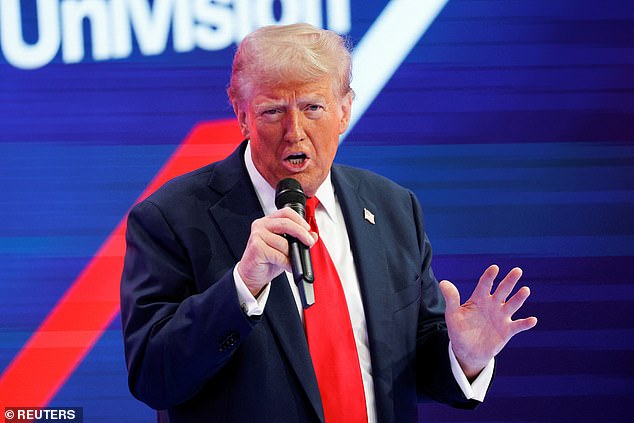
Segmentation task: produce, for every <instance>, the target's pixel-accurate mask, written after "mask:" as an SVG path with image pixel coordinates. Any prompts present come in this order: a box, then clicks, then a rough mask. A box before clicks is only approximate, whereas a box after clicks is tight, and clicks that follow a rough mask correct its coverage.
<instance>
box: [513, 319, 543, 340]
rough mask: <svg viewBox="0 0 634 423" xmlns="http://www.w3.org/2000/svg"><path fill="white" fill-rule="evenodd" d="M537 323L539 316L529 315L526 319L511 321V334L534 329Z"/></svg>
mask: <svg viewBox="0 0 634 423" xmlns="http://www.w3.org/2000/svg"><path fill="white" fill-rule="evenodd" d="M536 324H537V317H533V316H531V317H527V318H525V319H517V320H513V322H511V333H512V335H511V336H515V335H517V334H518V333H520V332H524V331H526V330H529V329H532V328H534V327H535V325H536Z"/></svg>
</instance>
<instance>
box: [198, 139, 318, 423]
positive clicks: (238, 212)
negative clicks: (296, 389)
mask: <svg viewBox="0 0 634 423" xmlns="http://www.w3.org/2000/svg"><path fill="white" fill-rule="evenodd" d="M245 145H246V144H245V143H243V144H242V145H241V147H240V148H238V149H237V150H236V151H235V152H234V153H233V154H232V155H230V156H229V157H228V158H227V159H225V160H224V161H223V162H221V163H219V164H218V165H217V166H216V169H215V171H214V172H213V174H212V175H211V177H210V181H209V187H210V188H211V189H212V190H214V191H217V192H218V193H219V194H221V195H223V197H222V198H221V199H220V200H219V201H218V202H217V203H215V204H214V205H213V206H212V207H211V208H210V209H209V213H210V215H211V218H212V219H213V220H215V222H216V224H217V227H218V228H219V230H220V231H221V232H222V234H223V237H224V239H225V242H226V243H227V245H228V246H229V248H230V249H231V252H232V254H233V255H234V257H235V260H236V262H237V261H238V260H239V259H240V258H241V257H242V253H243V252H244V249H245V248H246V245H247V241H248V239H249V235H250V233H251V223H252V222H253V221H254V220H255V219H258V218H260V217H262V216H264V213H263V211H262V207H261V205H260V202H259V201H258V198H257V195H256V193H255V189H254V188H253V185H252V184H251V181H250V180H249V175H248V173H247V171H246V168H245V166H244V163H243V160H242V157H243V155H244V148H245ZM264 319H265V320H266V321H267V322H268V324H269V325H270V327H271V332H272V333H273V336H275V337H277V339H278V341H279V345H280V346H281V349H282V350H283V351H284V354H285V355H286V357H287V359H288V361H289V363H290V365H291V367H292V368H293V370H294V372H295V373H296V374H297V378H298V380H299V382H300V384H301V385H302V387H303V388H304V390H305V392H306V395H307V397H308V399H309V401H310V403H311V404H312V405H313V408H314V409H315V412H316V413H317V415H318V416H319V418H320V419H321V421H323V409H322V405H321V397H320V395H319V388H318V386H317V379H316V377H315V372H314V370H313V366H312V362H311V360H310V353H309V351H308V344H307V342H306V336H305V334H304V329H303V326H302V323H301V320H300V318H299V315H298V313H297V307H296V305H295V300H294V298H293V294H292V292H291V290H290V287H289V286H288V280H287V278H286V276H285V275H284V274H282V275H280V276H278V277H277V278H275V279H274V280H273V281H272V283H271V292H270V294H269V298H268V300H267V304H266V307H265V311H264Z"/></svg>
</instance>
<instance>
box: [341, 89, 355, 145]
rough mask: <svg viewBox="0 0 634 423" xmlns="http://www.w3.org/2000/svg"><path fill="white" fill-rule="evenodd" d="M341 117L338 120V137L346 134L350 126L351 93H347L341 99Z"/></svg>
mask: <svg viewBox="0 0 634 423" xmlns="http://www.w3.org/2000/svg"><path fill="white" fill-rule="evenodd" d="M340 107H341V117H340V118H339V135H341V134H343V133H344V132H346V130H347V129H348V125H349V124H350V113H351V110H352V92H349V93H348V94H346V95H345V96H344V97H343V98H342V99H341V104H340Z"/></svg>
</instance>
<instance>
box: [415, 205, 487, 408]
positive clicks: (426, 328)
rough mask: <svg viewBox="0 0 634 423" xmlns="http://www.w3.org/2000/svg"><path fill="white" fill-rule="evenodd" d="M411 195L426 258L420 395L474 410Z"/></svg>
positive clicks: (418, 372)
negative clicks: (455, 369) (455, 361)
mask: <svg viewBox="0 0 634 423" xmlns="http://www.w3.org/2000/svg"><path fill="white" fill-rule="evenodd" d="M410 196H411V199H412V204H413V212H414V221H415V224H416V230H417V233H418V236H419V240H420V241H419V245H420V251H421V255H422V266H421V277H420V283H421V305H420V311H419V319H418V329H417V335H416V379H417V387H418V395H419V396H422V397H428V398H431V399H433V400H435V401H440V402H444V403H447V404H449V405H451V406H453V407H457V408H474V407H476V406H477V405H478V404H479V402H478V401H475V400H467V399H466V397H465V396H464V394H463V392H462V390H461V389H460V386H459V385H458V383H457V382H456V379H455V378H454V376H453V373H452V370H451V363H450V361H449V354H448V346H449V335H448V333H447V325H446V323H445V300H444V297H443V296H442V293H441V292H440V288H439V286H438V281H437V280H436V277H435V276H434V273H433V271H432V267H431V261H432V250H431V244H430V242H429V239H428V237H427V234H426V233H425V231H424V225H423V219H422V211H421V208H420V205H419V203H418V200H417V199H416V197H415V196H414V195H413V194H410Z"/></svg>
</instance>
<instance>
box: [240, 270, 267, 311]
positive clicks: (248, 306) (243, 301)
mask: <svg viewBox="0 0 634 423" xmlns="http://www.w3.org/2000/svg"><path fill="white" fill-rule="evenodd" d="M233 281H234V283H235V285H236V291H237V292H238V301H240V307H241V308H242V311H244V314H246V315H247V316H249V317H251V316H261V315H262V314H263V313H264V306H265V305H266V300H267V299H268V298H269V292H270V291H271V284H270V283H267V284H266V285H265V286H264V288H262V291H260V295H258V297H257V298H255V297H254V296H253V294H251V291H249V288H247V285H246V284H245V283H244V281H243V280H242V278H241V277H240V273H238V265H237V264H236V266H235V267H234V268H233Z"/></svg>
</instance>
